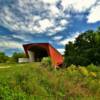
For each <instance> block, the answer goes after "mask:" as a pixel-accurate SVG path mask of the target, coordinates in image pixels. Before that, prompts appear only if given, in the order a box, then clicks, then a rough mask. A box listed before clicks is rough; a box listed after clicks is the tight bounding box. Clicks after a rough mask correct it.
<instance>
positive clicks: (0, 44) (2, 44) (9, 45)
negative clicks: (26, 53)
mask: <svg viewBox="0 0 100 100" xmlns="http://www.w3.org/2000/svg"><path fill="white" fill-rule="evenodd" d="M0 47H4V48H5V47H6V48H11V49H15V48H19V49H22V44H20V43H18V42H15V41H0Z"/></svg>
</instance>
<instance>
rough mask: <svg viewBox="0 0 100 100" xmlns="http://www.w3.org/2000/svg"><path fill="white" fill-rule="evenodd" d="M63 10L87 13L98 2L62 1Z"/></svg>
mask: <svg viewBox="0 0 100 100" xmlns="http://www.w3.org/2000/svg"><path fill="white" fill-rule="evenodd" d="M61 1H62V2H61V5H62V6H63V9H64V10H66V9H73V10H75V11H78V12H83V11H86V10H87V9H89V8H91V7H92V6H93V5H94V4H95V3H96V1H97V0H61Z"/></svg>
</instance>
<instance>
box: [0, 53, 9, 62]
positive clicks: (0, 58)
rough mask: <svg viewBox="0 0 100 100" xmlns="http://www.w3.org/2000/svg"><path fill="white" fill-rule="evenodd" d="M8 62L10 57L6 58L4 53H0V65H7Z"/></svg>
mask: <svg viewBox="0 0 100 100" xmlns="http://www.w3.org/2000/svg"><path fill="white" fill-rule="evenodd" d="M7 60H8V56H6V55H5V53H4V52H0V63H6V61H7Z"/></svg>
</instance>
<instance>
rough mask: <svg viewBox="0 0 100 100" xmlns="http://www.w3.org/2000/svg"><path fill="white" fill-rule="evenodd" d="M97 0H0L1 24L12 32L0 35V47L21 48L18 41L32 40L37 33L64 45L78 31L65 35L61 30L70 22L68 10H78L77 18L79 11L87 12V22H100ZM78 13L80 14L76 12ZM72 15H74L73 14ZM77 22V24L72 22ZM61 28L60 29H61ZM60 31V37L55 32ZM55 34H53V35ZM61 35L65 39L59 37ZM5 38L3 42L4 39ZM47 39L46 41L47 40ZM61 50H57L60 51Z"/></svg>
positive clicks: (74, 36)
mask: <svg viewBox="0 0 100 100" xmlns="http://www.w3.org/2000/svg"><path fill="white" fill-rule="evenodd" d="M98 1H99V0H0V26H3V27H6V28H7V29H9V30H10V31H12V32H14V33H13V34H9V35H10V36H11V37H6V36H2V37H1V36H0V47H7V48H22V44H21V43H20V42H18V41H17V40H13V39H19V40H20V41H23V42H22V43H24V42H25V41H32V42H33V40H32V36H34V35H36V34H39V35H40V34H42V35H44V34H46V35H47V36H48V37H49V36H50V37H52V39H51V41H52V42H53V41H60V42H59V44H60V45H63V46H64V45H65V44H66V43H68V41H74V39H75V38H76V37H77V36H78V35H79V34H80V32H76V33H73V34H72V33H71V34H72V36H70V37H69V38H65V37H67V36H65V37H64V35H67V34H68V33H67V32H66V34H64V35H62V33H61V32H62V31H64V29H67V28H68V26H69V25H71V20H72V19H71V18H72V17H71V13H70V11H72V12H75V13H77V16H76V17H77V19H79V20H82V19H83V17H84V16H81V13H84V12H88V13H89V14H88V15H87V22H88V23H95V22H98V21H100V13H99V9H100V2H98ZM78 13H80V15H78ZM73 17H74V16H73ZM75 24H76V23H75ZM73 26H74V25H73ZM60 31H61V32H60ZM57 32H58V33H59V36H58V35H56V34H58V33H57ZM28 36H29V37H28ZM53 36H54V37H53ZM62 38H63V39H64V40H62ZM4 40H6V41H4ZM48 41H49V40H48ZM63 50H64V49H61V48H60V49H59V51H61V52H63Z"/></svg>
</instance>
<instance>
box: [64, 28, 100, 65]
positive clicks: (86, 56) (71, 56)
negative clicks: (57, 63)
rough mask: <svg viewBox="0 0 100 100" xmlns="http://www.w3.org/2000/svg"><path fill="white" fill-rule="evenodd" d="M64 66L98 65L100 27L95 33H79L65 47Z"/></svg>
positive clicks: (89, 31) (99, 56)
mask: <svg viewBox="0 0 100 100" xmlns="http://www.w3.org/2000/svg"><path fill="white" fill-rule="evenodd" d="M64 58H65V59H64V64H65V66H69V65H71V64H74V65H82V66H86V65H89V64H91V63H92V64H95V65H100V27H99V28H97V30H96V31H93V30H88V31H86V32H84V33H81V34H80V35H79V36H78V37H77V38H76V39H75V41H74V43H73V42H69V43H68V44H66V46H65V54H64Z"/></svg>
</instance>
